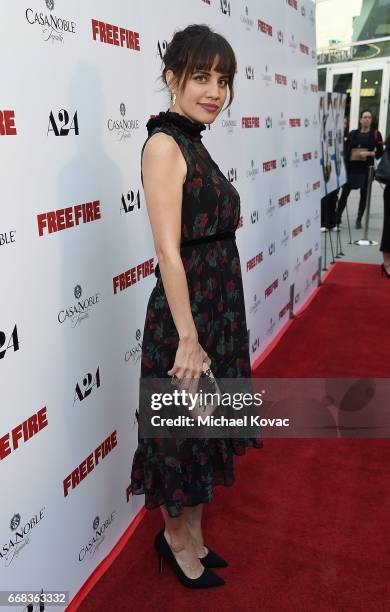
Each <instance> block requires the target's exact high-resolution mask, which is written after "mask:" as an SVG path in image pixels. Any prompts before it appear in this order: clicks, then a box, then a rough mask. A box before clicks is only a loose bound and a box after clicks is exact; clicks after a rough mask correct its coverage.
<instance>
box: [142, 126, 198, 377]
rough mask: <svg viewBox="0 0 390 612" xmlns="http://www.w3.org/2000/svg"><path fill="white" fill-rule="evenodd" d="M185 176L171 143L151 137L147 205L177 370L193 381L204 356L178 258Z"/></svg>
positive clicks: (145, 172)
mask: <svg viewBox="0 0 390 612" xmlns="http://www.w3.org/2000/svg"><path fill="white" fill-rule="evenodd" d="M186 173H187V164H186V162H185V159H184V157H183V155H182V153H181V151H180V148H179V146H178V145H177V143H176V142H175V141H174V139H173V138H172V137H171V136H169V135H168V134H164V133H161V132H158V133H157V134H154V135H153V136H151V137H150V139H149V140H148V142H147V143H146V145H145V148H144V152H143V156H142V176H143V185H144V191H145V197H146V205H147V209H148V215H149V219H150V224H151V228H152V233H153V239H154V247H155V250H156V253H157V257H158V262H159V267H160V272H161V279H162V282H163V285H164V289H165V295H166V297H167V301H168V304H169V308H170V310H171V313H172V318H173V321H174V323H175V326H176V329H177V332H178V335H179V338H180V342H182V341H183V343H184V349H183V344H182V348H181V352H180V359H179V360H178V364H177V368H182V369H181V373H182V374H184V376H185V377H193V376H198V375H199V373H200V371H201V369H202V360H203V354H202V349H201V347H200V345H199V344H198V332H197V329H196V326H195V323H194V319H193V316H192V312H191V305H190V299H189V292H188V284H187V277H186V273H185V270H184V266H183V262H182V259H181V256H180V239H181V209H182V197H183V183H184V181H185V178H186ZM176 361H177V359H176ZM177 371H179V370H177ZM174 373H175V372H174Z"/></svg>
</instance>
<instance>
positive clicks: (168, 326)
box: [131, 111, 263, 517]
mask: <svg viewBox="0 0 390 612" xmlns="http://www.w3.org/2000/svg"><path fill="white" fill-rule="evenodd" d="M146 127H147V129H148V138H147V140H148V139H149V138H150V136H152V134H155V133H156V132H164V133H165V134H168V135H169V136H171V137H172V138H174V140H175V141H176V143H177V144H178V146H179V147H180V150H181V152H182V154H183V156H184V158H185V160H186V163H187V176H186V180H185V183H184V185H183V197H182V220H181V224H182V225H181V246H180V250H181V258H182V261H183V266H184V270H185V273H186V277H187V281H188V291H189V297H190V305H191V312H192V315H193V319H194V323H195V326H196V329H197V333H198V341H199V344H200V345H201V346H202V347H203V349H204V350H205V351H206V353H207V354H208V356H209V357H210V359H211V365H210V367H211V370H212V371H213V374H214V375H215V377H216V378H218V377H220V378H238V377H243V378H251V365H250V357H249V332H248V329H247V325H246V314H245V303H244V292H243V285H242V277H241V266H240V258H239V253H238V249H237V245H236V242H235V239H234V237H232V236H231V234H233V236H234V232H235V230H236V228H237V226H238V223H239V218H240V197H239V194H238V192H237V190H236V189H235V188H234V186H233V185H232V184H231V182H230V181H229V180H228V179H227V178H226V177H225V176H224V175H223V174H222V172H221V170H220V169H219V167H218V166H217V164H216V163H215V162H214V161H213V159H212V158H211V157H210V155H209V153H208V151H207V149H206V148H205V146H204V145H203V143H202V141H201V140H202V135H201V132H202V131H203V130H204V129H206V126H205V125H204V124H203V123H198V122H193V121H191V120H190V119H188V118H187V117H185V116H184V115H180V114H178V113H175V112H171V111H165V112H160V113H159V115H157V116H155V117H152V118H151V119H149V121H148V123H147V124H146ZM147 140H146V141H145V143H144V145H143V147H142V152H141V157H142V153H143V150H144V147H145V145H146V142H147ZM141 180H142V185H143V177H142V170H141ZM216 234H218V236H222V238H221V239H218V240H216V239H215V238H214V237H213V236H215V235H216ZM155 275H156V277H157V281H156V285H155V286H154V288H153V289H152V292H151V295H150V297H149V301H148V304H147V311H146V317H145V326H144V334H143V339H142V352H141V378H144V377H148V376H150V377H154V378H159V377H169V375H168V374H167V370H169V369H170V368H172V366H173V364H174V361H175V355H176V350H177V346H178V342H179V336H178V333H177V330H176V327H175V324H174V322H173V318H172V315H171V312H170V308H169V305H168V301H167V298H166V295H165V291H164V285H163V282H162V278H161V275H160V271H159V266H158V264H157V266H156V269H155ZM140 409H141V405H140ZM136 416H137V419H138V417H139V412H138V410H137V411H136ZM246 447H254V448H262V447H263V442H262V439H261V438H224V439H222V438H208V439H207V438H206V439H204V438H203V439H194V438H192V439H190V438H186V439H172V438H170V439H162V438H160V439H157V438H155V439H154V438H147V439H145V438H140V435H139V433H138V447H137V449H136V451H135V454H134V457H133V462H132V469H131V491H132V494H133V495H140V494H145V507H146V508H147V509H149V510H151V509H153V508H157V507H158V506H161V505H164V506H165V509H166V510H167V512H168V513H169V515H170V516H171V517H177V516H179V515H180V514H181V513H182V508H183V506H195V505H197V504H200V503H206V502H210V501H211V500H212V499H213V485H219V484H221V485H225V486H231V485H232V484H233V483H234V481H235V477H234V462H233V456H234V455H243V454H245V452H246Z"/></svg>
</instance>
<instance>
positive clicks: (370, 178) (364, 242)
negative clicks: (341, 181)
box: [354, 166, 378, 246]
mask: <svg viewBox="0 0 390 612" xmlns="http://www.w3.org/2000/svg"><path fill="white" fill-rule="evenodd" d="M373 179H374V166H369V168H368V179H367V195H366V218H365V220H364V236H363V238H362V240H355V241H354V244H357V245H358V246H373V245H375V244H378V243H377V242H375V240H369V238H368V222H369V217H370V206H371V188H372V181H373Z"/></svg>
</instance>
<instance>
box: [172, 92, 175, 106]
mask: <svg viewBox="0 0 390 612" xmlns="http://www.w3.org/2000/svg"><path fill="white" fill-rule="evenodd" d="M175 102H176V94H175V93H174V92H173V91H171V104H172V106H175Z"/></svg>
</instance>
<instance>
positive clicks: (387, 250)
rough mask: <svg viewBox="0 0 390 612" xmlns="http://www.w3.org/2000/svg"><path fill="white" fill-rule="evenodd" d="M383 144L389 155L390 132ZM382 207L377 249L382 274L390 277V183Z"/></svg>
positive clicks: (385, 191)
mask: <svg viewBox="0 0 390 612" xmlns="http://www.w3.org/2000/svg"><path fill="white" fill-rule="evenodd" d="M385 146H386V151H385V155H389V156H390V132H389V133H388V134H387V136H386V141H385ZM383 207H384V211H383V230H382V240H381V244H380V247H379V250H380V251H382V253H383V263H382V265H381V271H382V276H386V277H387V278H390V185H386V186H385V188H384V190H383Z"/></svg>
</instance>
